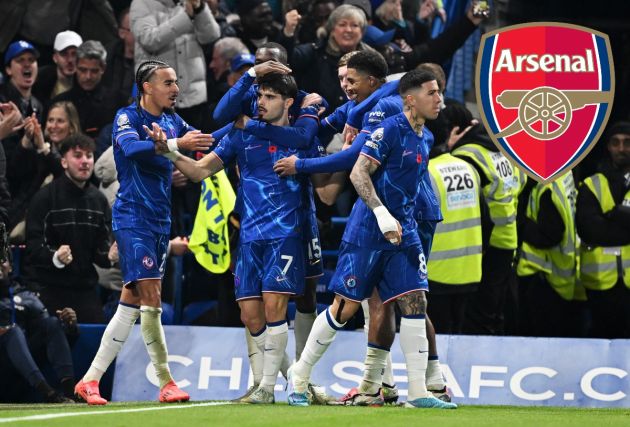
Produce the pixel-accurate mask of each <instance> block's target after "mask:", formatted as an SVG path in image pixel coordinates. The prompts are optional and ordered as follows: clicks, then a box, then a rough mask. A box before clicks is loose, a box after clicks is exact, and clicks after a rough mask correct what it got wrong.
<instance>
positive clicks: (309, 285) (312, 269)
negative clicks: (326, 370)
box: [294, 213, 324, 360]
mask: <svg viewBox="0 0 630 427" xmlns="http://www.w3.org/2000/svg"><path fill="white" fill-rule="evenodd" d="M303 237H304V238H303V240H302V245H303V250H304V266H305V267H304V268H305V269H304V276H305V277H306V287H305V288H304V294H303V295H302V296H300V297H297V298H295V308H296V310H295V325H294V333H295V360H300V356H301V355H302V350H304V346H305V345H306V340H307V338H308V334H309V333H310V332H311V328H312V327H313V323H314V322H315V318H316V317H317V299H316V291H317V278H318V277H321V276H323V274H324V270H323V265H322V251H321V247H320V242H319V229H318V227H317V217H316V216H315V214H314V213H309V214H307V215H306V223H305V225H304V236H303Z"/></svg>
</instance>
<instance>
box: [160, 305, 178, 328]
mask: <svg viewBox="0 0 630 427" xmlns="http://www.w3.org/2000/svg"><path fill="white" fill-rule="evenodd" d="M174 323H175V309H174V308H173V306H172V305H171V304H169V303H166V302H163V303H162V324H163V325H173V324H174Z"/></svg>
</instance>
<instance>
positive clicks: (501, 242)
mask: <svg viewBox="0 0 630 427" xmlns="http://www.w3.org/2000/svg"><path fill="white" fill-rule="evenodd" d="M453 155H454V156H456V157H459V158H462V159H464V160H466V161H468V162H472V163H474V164H476V165H477V167H478V168H479V170H481V171H482V173H483V174H484V175H485V177H486V178H487V180H488V181H489V184H487V185H486V186H484V187H483V195H484V198H485V199H486V203H487V204H488V209H489V211H490V218H491V220H492V222H493V223H494V227H493V228H492V234H490V246H493V247H495V248H499V249H516V247H517V245H518V243H517V236H516V202H515V201H514V198H515V197H517V194H518V193H517V191H518V190H517V188H518V182H517V181H518V178H517V177H515V176H514V169H513V166H512V164H511V163H510V161H509V160H508V159H507V158H506V157H505V156H504V155H503V154H502V153H500V152H497V151H491V150H489V149H488V148H486V147H484V146H482V145H479V144H465V145H462V146H460V147H458V148H456V149H455V150H453Z"/></svg>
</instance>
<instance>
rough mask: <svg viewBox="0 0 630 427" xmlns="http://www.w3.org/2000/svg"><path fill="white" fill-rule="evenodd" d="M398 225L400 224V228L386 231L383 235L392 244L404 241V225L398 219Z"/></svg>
mask: <svg viewBox="0 0 630 427" xmlns="http://www.w3.org/2000/svg"><path fill="white" fill-rule="evenodd" d="M396 225H397V226H398V230H396V231H388V232H387V233H384V234H383V236H385V238H386V239H387V240H388V241H389V242H390V243H391V244H393V245H396V246H398V245H400V242H402V227H401V226H400V223H399V222H398V221H396Z"/></svg>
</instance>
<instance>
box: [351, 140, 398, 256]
mask: <svg viewBox="0 0 630 427" xmlns="http://www.w3.org/2000/svg"><path fill="white" fill-rule="evenodd" d="M364 151H367V150H364ZM379 166H380V161H379V160H377V159H375V158H373V157H371V156H370V155H369V154H367V153H365V152H362V153H361V155H360V156H359V158H358V159H357V162H356V163H355V165H354V167H353V168H352V172H350V181H351V182H352V185H354V188H355V189H356V190H357V194H358V195H359V197H361V199H362V200H363V202H364V203H365V204H366V205H367V207H369V208H370V209H371V210H372V212H374V215H375V216H376V221H377V222H378V228H379V229H380V230H381V233H383V235H384V236H385V238H386V239H387V240H389V241H390V242H391V243H393V244H395V245H398V244H400V241H401V239H402V228H401V227H400V224H399V223H398V221H397V220H396V218H394V217H393V216H392V214H390V213H389V211H388V210H387V208H386V207H385V206H384V205H383V203H382V202H381V199H379V197H378V195H377V194H376V189H375V188H374V184H373V183H372V178H371V175H372V174H373V173H374V172H376V170H377V169H378V167H379Z"/></svg>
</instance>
